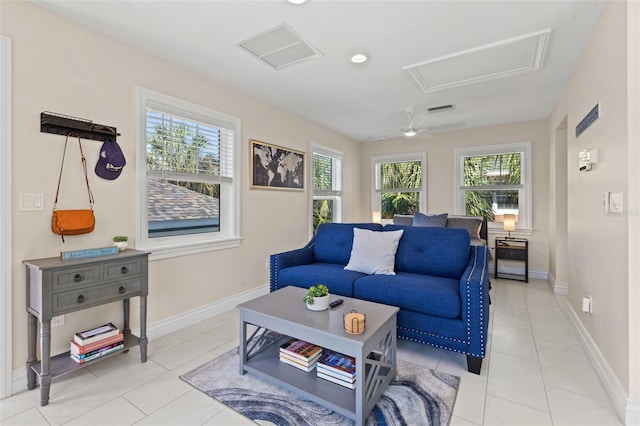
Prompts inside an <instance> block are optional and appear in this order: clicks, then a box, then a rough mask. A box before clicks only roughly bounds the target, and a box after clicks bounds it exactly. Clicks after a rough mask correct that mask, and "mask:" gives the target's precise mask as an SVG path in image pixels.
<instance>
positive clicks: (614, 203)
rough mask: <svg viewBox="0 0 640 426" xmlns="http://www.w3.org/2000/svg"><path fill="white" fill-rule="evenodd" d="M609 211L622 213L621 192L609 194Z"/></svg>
mask: <svg viewBox="0 0 640 426" xmlns="http://www.w3.org/2000/svg"><path fill="white" fill-rule="evenodd" d="M609 213H618V214H622V213H624V207H623V197H622V192H612V193H611V194H609Z"/></svg>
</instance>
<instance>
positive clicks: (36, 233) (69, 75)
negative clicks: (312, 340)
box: [0, 1, 362, 368]
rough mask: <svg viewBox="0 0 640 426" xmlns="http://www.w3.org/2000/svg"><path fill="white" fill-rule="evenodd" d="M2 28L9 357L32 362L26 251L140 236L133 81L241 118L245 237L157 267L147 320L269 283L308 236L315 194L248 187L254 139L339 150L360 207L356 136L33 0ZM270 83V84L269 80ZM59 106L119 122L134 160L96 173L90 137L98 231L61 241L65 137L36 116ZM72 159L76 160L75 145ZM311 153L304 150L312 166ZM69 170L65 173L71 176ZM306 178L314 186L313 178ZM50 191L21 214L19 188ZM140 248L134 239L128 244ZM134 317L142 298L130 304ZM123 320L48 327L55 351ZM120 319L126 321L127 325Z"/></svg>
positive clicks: (349, 216)
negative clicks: (109, 172)
mask: <svg viewBox="0 0 640 426" xmlns="http://www.w3.org/2000/svg"><path fill="white" fill-rule="evenodd" d="M1 8H2V9H1V12H2V13H1V14H0V15H1V21H0V24H1V25H0V28H1V29H2V34H3V35H6V36H8V37H10V38H11V39H12V46H13V99H14V101H13V147H12V149H13V159H12V160H13V176H12V178H13V191H12V192H13V197H12V199H13V200H16V202H15V203H14V210H13V212H12V214H13V224H12V225H13V226H12V228H13V237H14V238H13V271H12V272H13V342H12V343H13V344H12V347H13V365H14V368H18V367H21V366H24V362H25V361H26V352H27V343H26V336H25V334H26V320H27V315H26V312H25V308H24V307H25V290H24V280H25V273H24V267H23V266H22V264H21V261H22V260H23V259H32V258H39V257H50V256H57V255H58V254H59V253H60V251H62V250H73V249H80V248H88V247H102V246H105V245H110V244H111V237H113V236H114V235H117V234H127V235H129V236H130V237H131V236H133V235H134V222H135V221H134V211H135V203H136V200H135V195H134V186H135V182H134V175H135V173H134V163H135V161H134V152H135V150H134V145H135V142H136V141H135V127H136V121H135V117H136V102H135V89H136V85H141V86H144V87H147V88H149V89H153V90H156V91H159V92H163V93H166V94H169V95H172V96H176V97H179V98H182V99H185V100H187V101H190V102H194V103H197V104H200V105H203V106H205V107H208V108H212V109H214V110H217V111H220V112H223V113H226V114H231V115H234V116H238V117H241V118H242V141H241V146H242V176H241V178H242V235H243V237H244V240H243V241H242V244H241V246H240V247H239V248H237V249H228V250H222V251H214V252H208V253H204V254H198V255H193V256H185V257H177V258H173V259H167V260H160V261H154V262H152V263H151V264H150V290H149V293H150V294H149V301H148V307H149V308H148V312H149V318H148V320H149V322H150V323H153V322H156V321H159V320H161V319H165V318H168V317H171V316H175V315H178V314H180V313H183V312H185V311H188V310H191V309H194V308H197V307H200V306H204V305H207V304H211V303H213V302H215V301H217V300H220V299H222V298H225V297H228V296H231V295H234V294H237V293H239V292H243V291H246V290H250V289H254V288H256V287H258V286H261V285H264V284H266V283H267V282H268V271H267V269H266V267H265V261H266V258H267V256H268V255H269V254H270V253H274V252H277V251H281V250H285V249H291V248H294V247H298V246H301V245H303V244H304V243H305V242H306V241H307V239H308V237H309V226H310V225H309V200H308V196H309V192H308V189H307V190H306V191H305V192H289V191H265V190H250V189H249V179H248V178H249V169H248V162H249V159H248V151H249V149H248V147H249V139H251V138H255V139H259V140H262V141H266V142H270V143H276V144H278V145H283V146H286V147H290V148H292V149H296V150H300V151H305V152H308V149H309V143H310V142H314V143H317V144H322V145H325V146H327V147H329V148H333V149H337V150H340V151H343V152H344V170H345V175H346V176H345V179H344V182H345V185H346V186H345V188H344V194H345V197H344V211H345V216H344V220H345V221H349V220H352V221H353V220H358V219H360V215H361V205H362V200H361V196H360V188H361V183H360V180H359V179H360V175H359V173H357V172H353V171H358V170H359V168H360V144H359V143H357V142H354V141H352V140H349V139H347V138H346V137H344V136H341V135H339V134H336V133H335V132H332V131H329V130H328V129H326V128H323V127H321V126H319V125H317V124H314V123H312V122H309V121H307V120H304V119H302V118H300V117H298V116H295V115H293V114H290V113H287V112H284V111H283V110H281V109H279V108H276V107H273V106H270V105H267V104H265V103H262V102H260V101H258V100H256V99H254V98H252V97H250V96H248V95H246V94H243V93H241V92H238V91H236V90H233V89H231V88H229V87H227V86H225V85H223V84H219V83H217V82H215V81H211V80H209V79H206V78H204V77H202V76H200V75H198V74H195V73H192V72H190V71H187V70H186V69H184V68H182V67H180V66H177V65H174V64H171V63H168V62H166V61H163V60H161V59H159V58H157V57H154V56H151V55H149V54H147V53H144V52H142V51H140V50H137V49H134V48H132V47H129V46H127V45H125V44H123V43H121V42H118V41H115V40H114V39H110V38H108V37H105V36H103V35H101V34H99V33H97V32H94V31H92V30H89V29H87V28H85V27H84V26H81V25H78V24H76V23H73V22H71V21H68V20H66V19H64V18H62V17H60V16H58V15H55V14H53V13H51V12H49V11H47V10H45V9H42V8H39V7H37V6H34V5H33V4H31V3H27V2H4V1H3V2H2V3H1ZM265 84H267V82H265ZM42 111H54V112H59V113H64V114H69V115H74V116H79V117H83V118H89V119H92V120H94V121H95V122H97V123H101V124H107V125H111V126H116V127H117V128H118V131H119V132H120V133H121V134H122V136H121V137H120V138H119V139H118V142H119V144H120V146H121V147H122V149H123V150H124V153H125V156H126V157H127V161H128V165H127V166H126V167H125V169H124V172H123V173H122V175H121V176H120V177H119V178H118V179H117V180H115V181H105V180H102V179H100V178H98V177H96V176H95V174H94V172H93V165H94V164H95V162H96V160H97V154H98V151H99V148H100V142H96V141H89V140H86V141H83V145H84V148H85V151H86V152H85V153H86V156H87V160H88V163H89V165H90V181H91V184H92V189H93V192H94V195H95V198H96V204H95V210H96V221H97V225H96V230H95V231H94V232H93V233H91V234H87V235H82V236H77V237H73V238H68V241H67V243H65V244H62V242H61V240H60V238H59V237H58V236H56V235H54V234H53V233H52V232H51V230H50V218H51V208H52V200H53V198H54V193H55V183H56V178H57V174H58V169H59V166H60V159H61V155H62V147H63V142H64V138H63V137H62V136H57V135H51V134H47V133H40V123H39V121H40V113H41V112H42ZM70 148H71V149H72V150H71V152H70V153H69V154H71V156H70V157H69V158H70V159H75V160H77V159H78V157H77V155H78V154H77V151H76V149H77V148H76V146H75V145H71V146H70ZM309 160H310V158H309V157H307V164H309ZM73 169H74V167H73V162H72V161H70V162H68V163H67V164H66V165H65V181H64V182H65V185H66V184H67V183H68V184H69V190H67V191H65V193H64V194H63V195H62V197H63V198H62V199H63V200H64V203H61V204H60V205H59V207H60V208H65V206H66V208H79V207H82V206H84V205H85V204H86V199H85V198H86V192H83V191H82V190H76V191H73V189H72V188H71V183H72V182H76V183H80V184H81V182H82V181H81V176H80V171H79V167H77V168H76V170H75V173H72V170H73ZM67 171H68V172H69V173H68V174H67ZM307 186H308V185H307ZM21 192H36V193H38V192H42V193H44V194H45V203H46V205H45V211H44V212H19V211H18V210H17V209H18V203H17V200H18V194H19V193H21ZM133 246H135V241H134V242H133ZM133 304H134V305H135V306H133V308H134V309H133V310H132V326H133V327H137V326H138V322H137V320H136V319H135V318H136V316H135V311H136V310H137V300H134V301H133ZM120 318H121V313H120V304H113V305H108V306H103V307H99V308H96V309H91V310H88V311H85V312H78V313H72V314H68V315H66V324H65V325H64V326H62V327H59V328H56V329H54V330H53V333H52V334H53V341H52V347H53V352H62V351H65V350H67V349H68V341H69V339H70V337H71V335H72V334H73V332H75V331H78V330H80V329H84V328H88V327H90V326H94V325H96V324H98V323H102V322H107V321H116V322H117V320H119V319H120ZM120 325H121V324H120Z"/></svg>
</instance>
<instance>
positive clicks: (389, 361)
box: [238, 286, 398, 426]
mask: <svg viewBox="0 0 640 426" xmlns="http://www.w3.org/2000/svg"><path fill="white" fill-rule="evenodd" d="M306 292H307V290H306V289H302V288H298V287H291V286H289V287H284V288H282V289H280V290H278V291H275V292H273V293H269V294H267V295H264V296H261V297H258V298H256V299H253V300H250V301H248V302H246V303H243V304H241V305H238V309H239V311H240V346H239V348H238V351H239V358H240V366H239V367H240V374H244V373H245V372H247V371H250V372H252V373H254V374H256V375H258V376H260V377H262V378H264V379H266V380H269V381H271V382H274V383H276V384H278V385H280V386H283V387H285V388H287V389H290V390H292V391H294V392H296V393H298V394H300V395H302V396H303V397H305V398H307V399H310V400H312V401H315V402H317V403H319V404H321V405H323V406H325V407H327V408H330V409H331V410H334V411H336V412H338V413H340V414H342V415H344V416H346V417H349V418H350V419H353V420H354V421H355V423H356V426H362V425H364V423H365V419H366V418H367V415H368V414H369V412H370V411H371V409H372V408H373V406H374V405H375V404H376V402H377V401H378V399H379V398H380V396H381V395H382V394H383V393H384V390H385V389H386V388H387V386H388V385H389V383H390V382H391V380H393V378H394V377H395V375H396V315H397V313H398V308H396V307H395V306H388V305H382V304H379V303H373V302H367V301H365V300H358V299H352V298H350V297H342V296H341V297H340V299H344V303H343V304H342V305H340V306H338V307H337V308H334V309H329V310H327V311H322V312H315V311H310V310H309V309H307V308H306V306H305V304H304V303H303V302H302V297H303V296H304V294H305V293H306ZM332 298H333V299H337V298H338V297H337V296H332ZM351 310H356V311H358V312H361V313H364V314H366V316H367V318H366V330H365V332H364V333H362V334H347V333H346V332H345V331H344V322H343V315H344V314H346V313H349V312H350V311H351ZM250 329H252V330H253V332H251V333H250V334H249V332H250ZM270 332H276V333H279V334H281V335H284V336H290V337H295V338H298V339H302V340H305V341H307V342H311V343H313V344H316V345H318V346H321V347H323V348H328V349H332V350H335V351H337V352H340V353H343V354H345V355H349V356H352V357H354V358H355V360H356V388H355V389H353V390H352V389H347V388H345V387H343V386H340V385H337V384H335V383H331V382H329V381H327V380H324V379H320V378H318V377H316V376H317V375H316V371H315V370H313V371H312V372H310V373H306V372H304V371H302V370H298V369H297V368H294V367H291V366H288V365H286V364H284V363H281V362H279V358H278V350H279V347H278V345H277V344H273V343H274V342H273V341H271V338H270V336H269V334H270ZM286 338H287V337H285V339H286ZM372 354H374V355H375V356H373V357H372V356H371V355H372Z"/></svg>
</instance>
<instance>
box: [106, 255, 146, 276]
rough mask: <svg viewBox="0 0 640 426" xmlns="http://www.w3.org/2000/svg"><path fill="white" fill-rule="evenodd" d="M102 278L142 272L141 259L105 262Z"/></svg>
mask: <svg viewBox="0 0 640 426" xmlns="http://www.w3.org/2000/svg"><path fill="white" fill-rule="evenodd" d="M102 267H103V273H104V277H103V279H104V280H112V279H120V278H128V277H130V276H132V275H139V274H140V273H142V259H140V258H134V259H122V260H119V261H114V262H105V263H104V264H103V265H102Z"/></svg>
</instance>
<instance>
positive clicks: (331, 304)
mask: <svg viewBox="0 0 640 426" xmlns="http://www.w3.org/2000/svg"><path fill="white" fill-rule="evenodd" d="M342 302H344V300H342V299H338V300H334V301H333V302H331V303H329V306H331V307H332V308H335V307H336V306H339V305H341V304H342Z"/></svg>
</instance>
